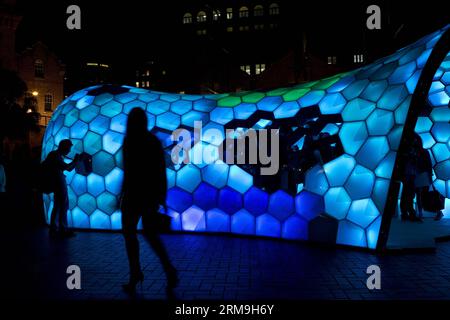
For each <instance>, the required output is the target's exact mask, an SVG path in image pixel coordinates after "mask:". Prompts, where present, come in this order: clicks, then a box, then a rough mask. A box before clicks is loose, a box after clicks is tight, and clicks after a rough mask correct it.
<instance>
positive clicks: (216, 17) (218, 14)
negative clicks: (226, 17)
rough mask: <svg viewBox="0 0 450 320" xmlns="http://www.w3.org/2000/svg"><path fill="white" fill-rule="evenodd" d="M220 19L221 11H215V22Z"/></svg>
mask: <svg viewBox="0 0 450 320" xmlns="http://www.w3.org/2000/svg"><path fill="white" fill-rule="evenodd" d="M219 19H220V11H219V10H214V11H213V20H214V21H218V20H219Z"/></svg>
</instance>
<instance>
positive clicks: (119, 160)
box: [114, 149, 123, 169]
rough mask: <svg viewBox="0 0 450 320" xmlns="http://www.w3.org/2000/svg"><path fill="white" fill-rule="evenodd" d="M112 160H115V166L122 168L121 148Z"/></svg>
mask: <svg viewBox="0 0 450 320" xmlns="http://www.w3.org/2000/svg"><path fill="white" fill-rule="evenodd" d="M114 161H115V162H116V166H117V167H118V168H120V169H123V153H122V149H120V150H119V151H118V152H117V153H116V154H115V155H114Z"/></svg>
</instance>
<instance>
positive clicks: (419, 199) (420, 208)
mask: <svg viewBox="0 0 450 320" xmlns="http://www.w3.org/2000/svg"><path fill="white" fill-rule="evenodd" d="M424 189H425V190H426V187H420V188H416V203H417V211H418V212H419V218H422V217H423V202H422V194H423V192H424Z"/></svg>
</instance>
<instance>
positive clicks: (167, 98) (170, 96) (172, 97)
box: [160, 93, 180, 102]
mask: <svg viewBox="0 0 450 320" xmlns="http://www.w3.org/2000/svg"><path fill="white" fill-rule="evenodd" d="M160 99H161V100H164V101H168V102H174V101H177V100H179V99H180V95H179V94H172V93H165V94H162V95H161V97H160Z"/></svg>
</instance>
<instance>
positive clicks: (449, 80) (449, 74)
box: [435, 71, 450, 86]
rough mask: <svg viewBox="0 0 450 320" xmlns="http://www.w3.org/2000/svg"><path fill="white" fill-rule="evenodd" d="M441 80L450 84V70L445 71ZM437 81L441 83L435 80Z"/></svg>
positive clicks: (447, 84)
mask: <svg viewBox="0 0 450 320" xmlns="http://www.w3.org/2000/svg"><path fill="white" fill-rule="evenodd" d="M441 81H442V83H443V84H445V85H446V86H449V85H450V71H447V72H446V73H444V74H443V75H442V77H441ZM435 83H440V82H435Z"/></svg>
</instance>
